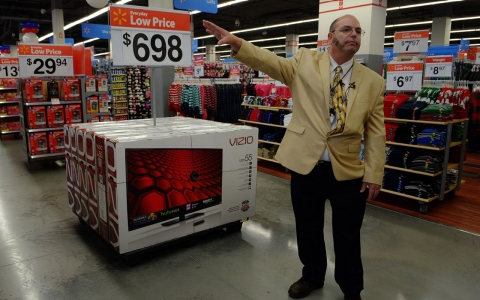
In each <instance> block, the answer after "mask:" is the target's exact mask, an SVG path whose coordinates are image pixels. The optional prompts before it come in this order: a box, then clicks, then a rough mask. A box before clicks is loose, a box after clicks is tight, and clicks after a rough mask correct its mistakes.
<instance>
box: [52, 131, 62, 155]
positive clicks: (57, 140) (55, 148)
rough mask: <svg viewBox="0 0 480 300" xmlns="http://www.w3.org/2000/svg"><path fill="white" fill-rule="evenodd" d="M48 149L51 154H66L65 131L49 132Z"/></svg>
mask: <svg viewBox="0 0 480 300" xmlns="http://www.w3.org/2000/svg"><path fill="white" fill-rule="evenodd" d="M48 147H49V149H50V151H49V152H50V153H63V152H65V134H64V133H63V131H60V130H58V131H57V130H56V131H49V132H48Z"/></svg>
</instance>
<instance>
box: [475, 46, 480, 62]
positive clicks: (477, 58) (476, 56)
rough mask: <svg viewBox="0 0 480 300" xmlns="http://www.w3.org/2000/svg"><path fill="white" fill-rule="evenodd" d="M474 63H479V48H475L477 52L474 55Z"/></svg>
mask: <svg viewBox="0 0 480 300" xmlns="http://www.w3.org/2000/svg"><path fill="white" fill-rule="evenodd" d="M475 63H476V64H480V48H477V54H476V55H475Z"/></svg>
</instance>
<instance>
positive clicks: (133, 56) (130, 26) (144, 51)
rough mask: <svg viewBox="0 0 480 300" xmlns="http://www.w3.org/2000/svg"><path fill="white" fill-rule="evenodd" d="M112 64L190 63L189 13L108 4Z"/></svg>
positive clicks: (163, 64)
mask: <svg viewBox="0 0 480 300" xmlns="http://www.w3.org/2000/svg"><path fill="white" fill-rule="evenodd" d="M110 26H111V33H112V39H111V41H112V58H113V64H114V65H144V66H167V65H191V64H192V57H191V56H192V41H191V37H190V16H189V14H188V13H185V12H177V11H166V10H159V9H151V8H144V7H139V8H134V7H133V6H131V7H125V6H115V5H112V6H111V7H110Z"/></svg>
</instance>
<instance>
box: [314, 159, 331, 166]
mask: <svg viewBox="0 0 480 300" xmlns="http://www.w3.org/2000/svg"><path fill="white" fill-rule="evenodd" d="M330 163H332V162H331V161H329V160H319V161H317V163H316V164H315V166H316V167H320V166H323V165H325V164H330Z"/></svg>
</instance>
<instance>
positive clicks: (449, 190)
mask: <svg viewBox="0 0 480 300" xmlns="http://www.w3.org/2000/svg"><path fill="white" fill-rule="evenodd" d="M385 122H392V123H418V124H429V125H436V126H445V127H447V136H446V143H445V145H446V146H445V147H429V146H423V145H411V144H404V143H396V142H390V141H387V142H386V143H387V145H395V146H399V147H410V148H417V149H423V150H428V151H433V152H436V153H443V157H444V159H443V169H442V170H441V171H440V172H436V173H428V172H421V171H416V170H411V169H405V168H399V167H394V166H389V165H385V169H387V170H388V169H390V170H396V171H400V172H406V173H412V174H416V175H422V176H427V177H437V176H441V186H440V193H439V194H438V195H435V196H434V197H430V198H426V199H425V198H420V197H415V196H411V195H407V194H404V193H399V192H396V191H392V190H387V189H381V191H382V192H385V193H388V194H393V195H396V196H401V197H405V198H409V199H413V200H417V201H418V203H419V204H420V207H419V211H420V213H427V211H428V206H427V205H428V203H430V202H432V201H434V200H436V199H439V200H443V199H445V196H446V195H447V194H449V195H450V196H453V195H454V194H455V191H458V190H460V183H461V176H462V169H463V159H464V156H465V149H466V136H467V131H468V119H458V120H452V121H448V122H434V121H422V120H406V119H395V118H385ZM459 123H463V125H464V127H463V137H462V141H461V142H452V128H453V124H459ZM459 145H460V147H461V151H460V162H459V163H458V164H452V163H449V162H448V159H449V154H450V149H451V148H452V147H455V146H459ZM454 168H457V169H458V174H457V182H456V184H453V185H450V186H449V187H447V186H446V182H447V174H448V171H449V170H451V169H454Z"/></svg>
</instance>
